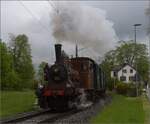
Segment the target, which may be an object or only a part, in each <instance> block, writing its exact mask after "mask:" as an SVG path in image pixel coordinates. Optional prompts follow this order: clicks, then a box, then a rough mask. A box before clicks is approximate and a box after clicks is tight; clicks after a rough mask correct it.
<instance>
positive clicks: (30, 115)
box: [0, 109, 50, 124]
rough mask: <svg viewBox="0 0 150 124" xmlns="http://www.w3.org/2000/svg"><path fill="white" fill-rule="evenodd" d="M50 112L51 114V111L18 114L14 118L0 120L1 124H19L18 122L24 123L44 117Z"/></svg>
mask: <svg viewBox="0 0 150 124" xmlns="http://www.w3.org/2000/svg"><path fill="white" fill-rule="evenodd" d="M48 112H50V109H47V110H39V111H32V112H26V113H22V114H18V115H16V116H14V117H9V118H6V119H2V120H0V123H1V124H8V123H18V122H22V121H24V120H27V119H30V118H34V117H36V116H40V115H44V114H46V113H48Z"/></svg>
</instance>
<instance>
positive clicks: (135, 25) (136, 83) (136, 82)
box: [133, 24, 142, 96]
mask: <svg viewBox="0 0 150 124" xmlns="http://www.w3.org/2000/svg"><path fill="white" fill-rule="evenodd" d="M141 25H142V24H134V25H133V26H134V41H135V48H134V54H135V55H134V56H135V69H136V75H135V85H136V95H137V96H138V81H137V72H138V71H137V63H136V59H137V54H136V29H137V28H136V27H138V26H141Z"/></svg>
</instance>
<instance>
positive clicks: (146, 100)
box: [142, 94, 150, 124]
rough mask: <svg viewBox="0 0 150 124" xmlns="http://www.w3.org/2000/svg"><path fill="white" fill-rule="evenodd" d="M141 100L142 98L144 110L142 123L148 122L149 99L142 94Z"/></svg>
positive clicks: (149, 112) (146, 123) (149, 120)
mask: <svg viewBox="0 0 150 124" xmlns="http://www.w3.org/2000/svg"><path fill="white" fill-rule="evenodd" d="M142 100H143V109H144V111H145V123H144V124H150V101H148V98H147V96H146V94H144V95H142Z"/></svg>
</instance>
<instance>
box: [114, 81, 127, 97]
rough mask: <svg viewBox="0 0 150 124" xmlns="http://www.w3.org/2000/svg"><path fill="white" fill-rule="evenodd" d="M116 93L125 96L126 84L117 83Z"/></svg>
mask: <svg viewBox="0 0 150 124" xmlns="http://www.w3.org/2000/svg"><path fill="white" fill-rule="evenodd" d="M116 91H117V93H118V94H122V95H126V94H127V91H128V84H126V83H117V84H116Z"/></svg>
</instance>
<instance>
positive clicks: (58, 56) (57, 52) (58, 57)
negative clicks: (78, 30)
mask: <svg viewBox="0 0 150 124" xmlns="http://www.w3.org/2000/svg"><path fill="white" fill-rule="evenodd" d="M61 46H62V45H61V44H55V55H56V63H60V61H61Z"/></svg>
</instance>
